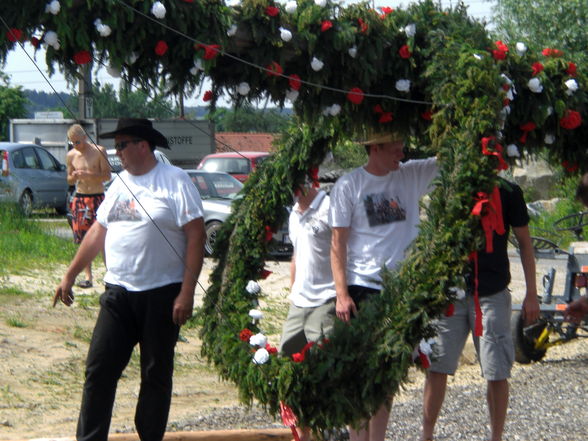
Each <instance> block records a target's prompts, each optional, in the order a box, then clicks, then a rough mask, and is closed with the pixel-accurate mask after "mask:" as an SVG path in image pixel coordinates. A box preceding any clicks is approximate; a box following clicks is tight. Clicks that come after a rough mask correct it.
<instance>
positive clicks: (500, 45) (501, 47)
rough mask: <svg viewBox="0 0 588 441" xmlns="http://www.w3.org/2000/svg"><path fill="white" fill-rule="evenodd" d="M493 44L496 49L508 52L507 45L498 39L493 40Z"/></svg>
mask: <svg viewBox="0 0 588 441" xmlns="http://www.w3.org/2000/svg"><path fill="white" fill-rule="evenodd" d="M494 44H495V45H496V49H498V50H499V51H502V52H508V46H507V45H506V44H504V43H503V42H502V41H500V40H498V41H496V42H494Z"/></svg>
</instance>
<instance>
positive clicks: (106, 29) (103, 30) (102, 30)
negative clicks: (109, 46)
mask: <svg viewBox="0 0 588 441" xmlns="http://www.w3.org/2000/svg"><path fill="white" fill-rule="evenodd" d="M96 30H97V31H98V33H99V34H100V36H101V37H108V36H109V35H110V34H112V29H111V28H110V26H108V25H106V24H100V25H99V26H96Z"/></svg>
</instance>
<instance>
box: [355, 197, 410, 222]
mask: <svg viewBox="0 0 588 441" xmlns="http://www.w3.org/2000/svg"><path fill="white" fill-rule="evenodd" d="M363 205H364V207H365V212H366V215H367V218H368V223H369V224H370V227H375V226H376V225H384V224H390V223H392V222H399V221H403V220H406V210H405V209H404V208H402V206H401V204H400V199H399V198H398V197H396V199H394V198H390V199H388V198H387V197H386V195H385V194H384V193H379V194H368V195H367V196H366V197H365V199H364V200H363Z"/></svg>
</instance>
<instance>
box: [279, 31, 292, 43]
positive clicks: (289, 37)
mask: <svg viewBox="0 0 588 441" xmlns="http://www.w3.org/2000/svg"><path fill="white" fill-rule="evenodd" d="M280 38H281V39H282V40H283V41H290V40H292V32H290V31H289V30H288V29H286V28H280Z"/></svg>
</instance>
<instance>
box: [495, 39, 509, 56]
mask: <svg viewBox="0 0 588 441" xmlns="http://www.w3.org/2000/svg"><path fill="white" fill-rule="evenodd" d="M494 45H495V46H496V49H492V51H491V52H492V57H493V58H494V59H495V60H504V59H505V58H506V54H507V53H508V46H507V45H506V44H504V43H503V42H502V41H500V40H498V41H496V42H495V43H494Z"/></svg>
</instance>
